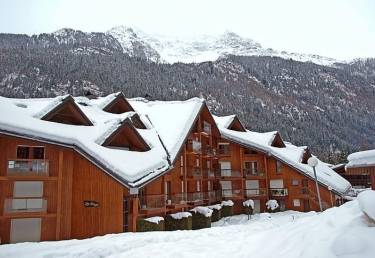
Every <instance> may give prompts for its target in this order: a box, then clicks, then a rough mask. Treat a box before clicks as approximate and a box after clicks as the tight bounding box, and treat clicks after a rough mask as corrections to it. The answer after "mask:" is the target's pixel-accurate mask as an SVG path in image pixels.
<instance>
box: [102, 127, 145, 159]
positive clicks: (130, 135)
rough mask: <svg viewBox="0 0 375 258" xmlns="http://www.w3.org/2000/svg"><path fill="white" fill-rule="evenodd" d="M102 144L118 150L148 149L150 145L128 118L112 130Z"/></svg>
mask: <svg viewBox="0 0 375 258" xmlns="http://www.w3.org/2000/svg"><path fill="white" fill-rule="evenodd" d="M103 146H105V147H108V148H113V149H119V150H130V151H140V152H143V151H148V150H150V147H149V146H148V144H147V143H146V142H145V141H144V139H143V138H142V136H141V135H140V134H139V133H138V132H137V130H136V129H135V128H134V127H133V126H132V125H131V122H130V121H129V120H128V121H126V122H124V123H123V124H122V125H121V126H120V127H119V128H118V129H117V130H116V131H114V132H113V133H112V134H111V135H110V136H109V137H108V138H107V139H106V140H105V142H104V143H103Z"/></svg>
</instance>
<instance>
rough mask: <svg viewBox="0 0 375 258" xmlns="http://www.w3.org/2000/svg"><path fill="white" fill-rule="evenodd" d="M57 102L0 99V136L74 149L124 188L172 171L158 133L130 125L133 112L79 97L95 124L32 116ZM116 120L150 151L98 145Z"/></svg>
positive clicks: (84, 111) (59, 100)
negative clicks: (113, 109) (112, 109)
mask: <svg viewBox="0 0 375 258" xmlns="http://www.w3.org/2000/svg"><path fill="white" fill-rule="evenodd" d="M57 99H58V101H57V100H56V98H53V99H27V100H20V99H8V98H3V97H0V114H1V115H0V133H1V134H7V135H13V136H17V137H23V138H28V139H33V140H38V141H43V142H48V143H52V144H57V145H63V146H66V147H70V148H73V149H75V150H76V151H77V152H79V153H81V154H82V155H84V156H85V157H86V158H87V159H88V160H90V161H91V162H92V163H93V164H95V165H97V166H98V167H100V168H101V169H102V170H103V171H104V172H106V173H107V174H109V175H111V176H112V177H113V178H115V179H116V180H117V181H119V182H120V183H122V184H123V185H125V186H127V187H136V186H139V185H140V184H143V183H144V182H146V181H148V180H151V179H153V178H155V177H157V176H158V175H160V174H161V173H163V172H165V171H168V170H169V169H170V168H171V166H170V162H169V157H168V155H167V153H166V151H165V149H164V147H163V145H162V143H161V142H160V139H159V137H158V134H157V131H156V130H155V129H154V128H150V129H136V128H134V127H133V126H132V125H131V124H132V123H130V117H131V116H132V115H134V112H132V113H129V112H128V113H125V114H111V113H107V112H104V111H102V110H101V109H100V108H98V107H97V106H96V105H93V104H91V103H90V100H88V99H87V98H79V103H83V104H84V105H82V106H81V107H80V108H81V109H82V112H83V113H84V114H87V115H88V117H90V118H91V119H92V120H93V121H94V125H93V126H76V125H71V124H60V123H51V122H49V121H45V120H41V119H39V117H38V116H35V114H42V113H45V112H43V111H44V108H46V107H47V106H48V107H52V106H57V105H59V104H57V105H56V103H55V102H61V98H57ZM52 102H53V103H54V104H53V105H52V104H51V103H52ZM49 109H51V108H48V110H49ZM126 118H129V120H126ZM119 120H126V121H127V123H130V125H131V126H130V125H129V126H130V127H131V128H132V130H133V132H134V133H135V131H137V133H138V134H139V136H140V137H138V138H142V139H144V141H145V142H146V143H147V146H149V150H147V151H143V152H138V151H129V150H124V149H116V148H111V147H105V146H102V145H101V144H98V143H97V140H98V139H99V138H100V137H103V133H105V132H107V133H108V132H111V129H113V128H115V127H116V126H118V123H119ZM108 135H110V134H108ZM103 139H106V138H105V137H104V138H103ZM103 142H104V141H103Z"/></svg>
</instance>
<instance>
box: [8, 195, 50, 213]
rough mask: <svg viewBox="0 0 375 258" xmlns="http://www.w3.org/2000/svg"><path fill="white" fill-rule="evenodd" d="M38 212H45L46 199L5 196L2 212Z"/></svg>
mask: <svg viewBox="0 0 375 258" xmlns="http://www.w3.org/2000/svg"><path fill="white" fill-rule="evenodd" d="M25 212H27V213H29V212H33V213H40V212H44V213H45V212H47V200H46V199H44V198H7V199H5V202H4V213H5V214H9V213H25Z"/></svg>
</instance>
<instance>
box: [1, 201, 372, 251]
mask: <svg viewBox="0 0 375 258" xmlns="http://www.w3.org/2000/svg"><path fill="white" fill-rule="evenodd" d="M362 217H363V213H362V211H361V209H360V207H359V203H358V201H357V200H355V201H350V202H347V203H345V204H344V205H342V206H340V207H337V208H331V209H327V210H325V211H324V212H322V213H315V212H308V213H302V212H296V211H285V212H279V213H275V214H273V215H272V217H269V216H263V214H255V215H253V216H252V220H248V218H247V216H246V215H238V216H232V217H230V218H228V219H226V220H225V221H226V223H223V221H224V220H221V221H219V222H216V223H214V224H213V226H214V227H213V228H209V229H203V230H196V231H192V230H185V231H171V232H152V233H141V234H138V233H135V234H134V233H121V234H109V235H106V236H100V237H94V238H90V239H84V240H67V241H55V242H54V241H48V242H41V243H20V244H12V245H0V257H1V258H30V257H33V258H45V257H80V258H99V257H101V258H115V257H132V258H141V257H163V258H175V257H176V256H178V257H181V258H185V257H215V258H228V257H231V258H243V257H249V256H251V257H252V258H275V257H277V258H301V257H303V258H316V257H319V258H373V257H374V253H375V245H374V239H375V230H374V228H373V227H368V225H367V224H366V223H365V222H364V221H363V219H362ZM249 232H251V233H249ZM234 238H235V241H234ZM265 240H267V248H265Z"/></svg>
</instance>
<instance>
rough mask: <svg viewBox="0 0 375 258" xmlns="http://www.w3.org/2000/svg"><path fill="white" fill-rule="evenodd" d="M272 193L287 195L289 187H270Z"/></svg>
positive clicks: (272, 194)
mask: <svg viewBox="0 0 375 258" xmlns="http://www.w3.org/2000/svg"><path fill="white" fill-rule="evenodd" d="M270 195H271V196H276V197H277V196H287V195H288V189H286V188H271V189H270Z"/></svg>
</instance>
